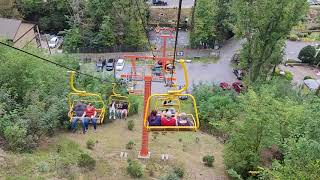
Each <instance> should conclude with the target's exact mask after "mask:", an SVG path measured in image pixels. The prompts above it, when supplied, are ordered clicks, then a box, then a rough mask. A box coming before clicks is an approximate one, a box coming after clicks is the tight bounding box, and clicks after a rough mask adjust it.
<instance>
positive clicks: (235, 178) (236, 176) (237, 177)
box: [227, 169, 242, 180]
mask: <svg viewBox="0 0 320 180" xmlns="http://www.w3.org/2000/svg"><path fill="white" fill-rule="evenodd" d="M227 173H228V176H229V177H230V178H231V179H233V180H242V177H241V176H240V175H239V174H238V173H237V172H236V171H235V170H233V169H228V171H227Z"/></svg>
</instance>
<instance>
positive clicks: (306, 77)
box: [303, 76, 313, 80]
mask: <svg viewBox="0 0 320 180" xmlns="http://www.w3.org/2000/svg"><path fill="white" fill-rule="evenodd" d="M307 79H313V78H312V77H310V76H305V77H304V78H303V80H307Z"/></svg>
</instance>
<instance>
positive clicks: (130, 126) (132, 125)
mask: <svg viewBox="0 0 320 180" xmlns="http://www.w3.org/2000/svg"><path fill="white" fill-rule="evenodd" d="M127 126H128V129H129V130H130V131H132V130H133V128H134V121H133V120H129V121H128V123H127Z"/></svg>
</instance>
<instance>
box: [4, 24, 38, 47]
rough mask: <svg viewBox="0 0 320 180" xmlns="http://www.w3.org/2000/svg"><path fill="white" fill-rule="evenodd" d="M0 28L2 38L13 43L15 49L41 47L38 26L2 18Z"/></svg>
mask: <svg viewBox="0 0 320 180" xmlns="http://www.w3.org/2000/svg"><path fill="white" fill-rule="evenodd" d="M0 27H1V28H0V38H1V39H7V40H9V41H12V42H13V45H14V47H17V48H23V47H25V46H27V45H29V44H33V45H34V46H36V47H40V46H41V44H40V33H39V28H38V26H37V25H36V24H33V23H28V22H24V21H22V20H17V19H6V18H0Z"/></svg>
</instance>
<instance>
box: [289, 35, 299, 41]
mask: <svg viewBox="0 0 320 180" xmlns="http://www.w3.org/2000/svg"><path fill="white" fill-rule="evenodd" d="M288 38H289V40H290V41H298V40H299V37H298V36H297V35H296V34H290V35H289V37H288Z"/></svg>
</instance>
